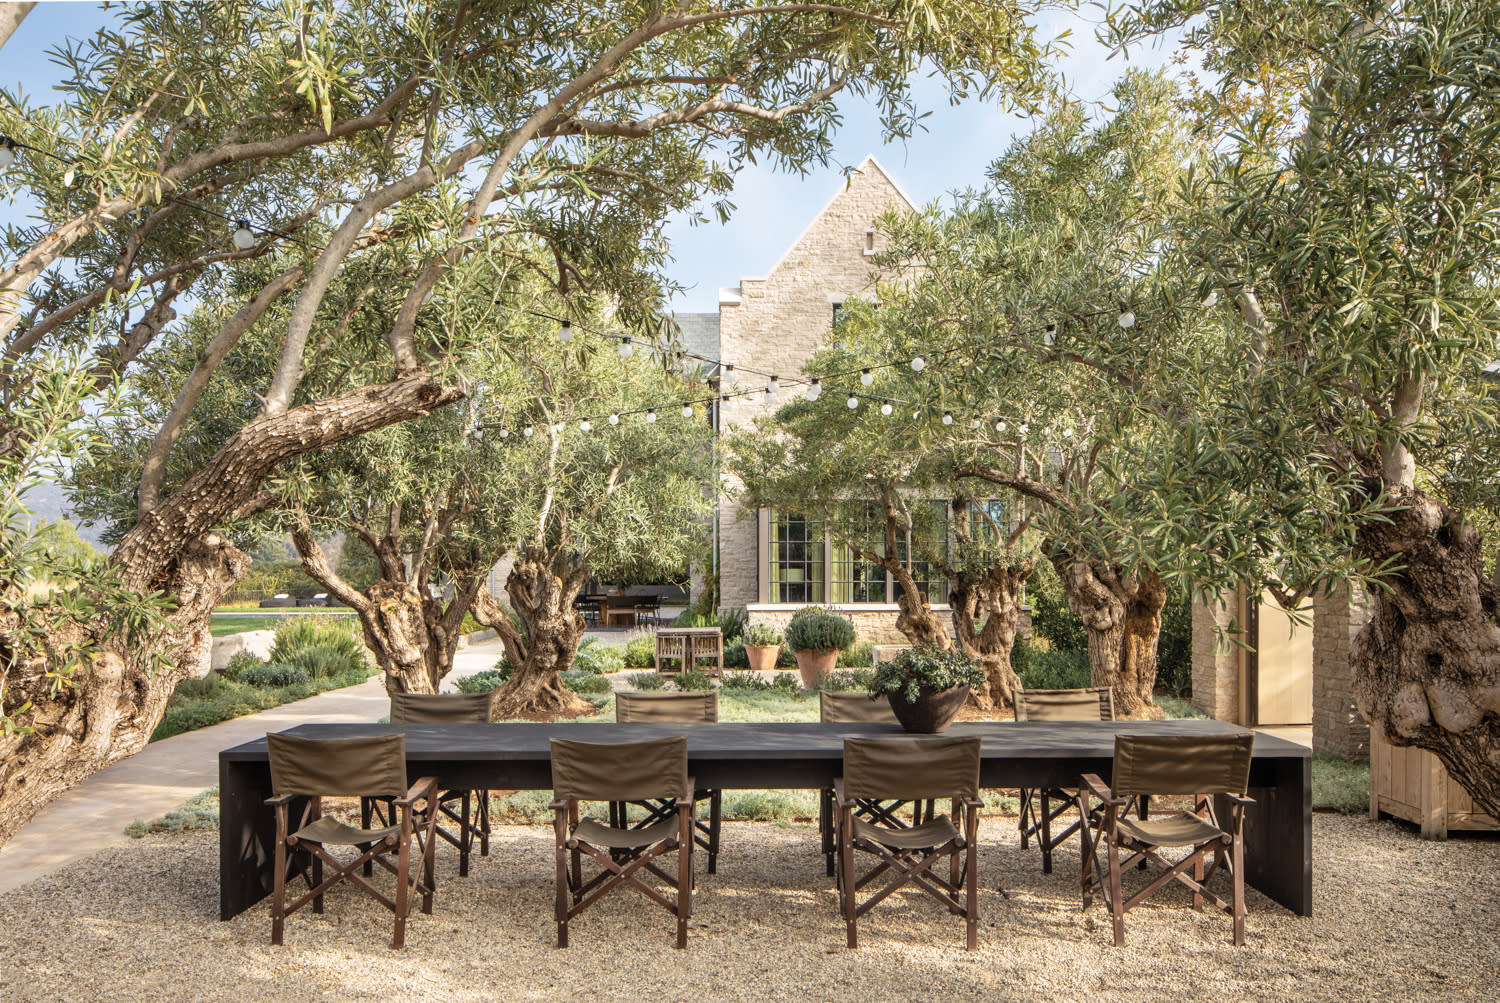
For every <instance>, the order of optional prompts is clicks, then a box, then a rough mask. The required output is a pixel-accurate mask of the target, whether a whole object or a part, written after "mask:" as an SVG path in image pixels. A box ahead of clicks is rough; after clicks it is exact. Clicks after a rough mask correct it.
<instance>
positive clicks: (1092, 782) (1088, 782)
mask: <svg viewBox="0 0 1500 1003" xmlns="http://www.w3.org/2000/svg"><path fill="white" fill-rule="evenodd" d="M1080 779H1081V780H1082V781H1083V786H1084V787H1086V788H1088V790H1089V793H1091V794H1093V795H1094V797H1096V798H1098V799H1099V800H1100V801H1103V802H1104V803H1105V804H1107V805H1115V806H1116V807H1118V806H1120V805H1122V804H1124V803H1125V799H1124V798H1118V797H1115V795H1114V793H1113V792H1112V791H1111V790H1110V789H1109V787H1107V786H1106V785H1105V783H1104V781H1103V780H1101V779H1100V778H1099V774H1097V773H1085V774H1084V775H1083V776H1082V777H1081V778H1080Z"/></svg>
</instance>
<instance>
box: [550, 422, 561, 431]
mask: <svg viewBox="0 0 1500 1003" xmlns="http://www.w3.org/2000/svg"><path fill="white" fill-rule="evenodd" d="M562 430H563V423H562V422H560V421H559V422H555V423H553V425H552V431H554V432H561V431H562Z"/></svg>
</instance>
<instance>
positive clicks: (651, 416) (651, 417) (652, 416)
mask: <svg viewBox="0 0 1500 1003" xmlns="http://www.w3.org/2000/svg"><path fill="white" fill-rule="evenodd" d="M654 421H656V409H655V408H652V409H651V410H650V411H647V412H646V423H647V424H650V423H652V422H654Z"/></svg>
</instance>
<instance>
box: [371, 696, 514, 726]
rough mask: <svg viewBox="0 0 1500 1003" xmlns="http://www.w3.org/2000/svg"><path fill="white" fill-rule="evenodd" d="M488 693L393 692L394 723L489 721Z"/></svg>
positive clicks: (392, 710)
mask: <svg viewBox="0 0 1500 1003" xmlns="http://www.w3.org/2000/svg"><path fill="white" fill-rule="evenodd" d="M489 720H490V694H489V693H392V694H391V724H448V723H454V722H458V723H478V724H487V723H489Z"/></svg>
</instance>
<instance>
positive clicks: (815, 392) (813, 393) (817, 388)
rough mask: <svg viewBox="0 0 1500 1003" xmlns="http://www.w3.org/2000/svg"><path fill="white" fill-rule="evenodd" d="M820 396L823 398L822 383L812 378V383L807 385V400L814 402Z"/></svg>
mask: <svg viewBox="0 0 1500 1003" xmlns="http://www.w3.org/2000/svg"><path fill="white" fill-rule="evenodd" d="M821 396H823V381H822V380H820V379H818V378H817V377H816V376H814V377H813V378H812V382H811V383H809V384H808V385H807V399H808V400H810V401H815V400H817V399H818V398H819V397H821Z"/></svg>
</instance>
